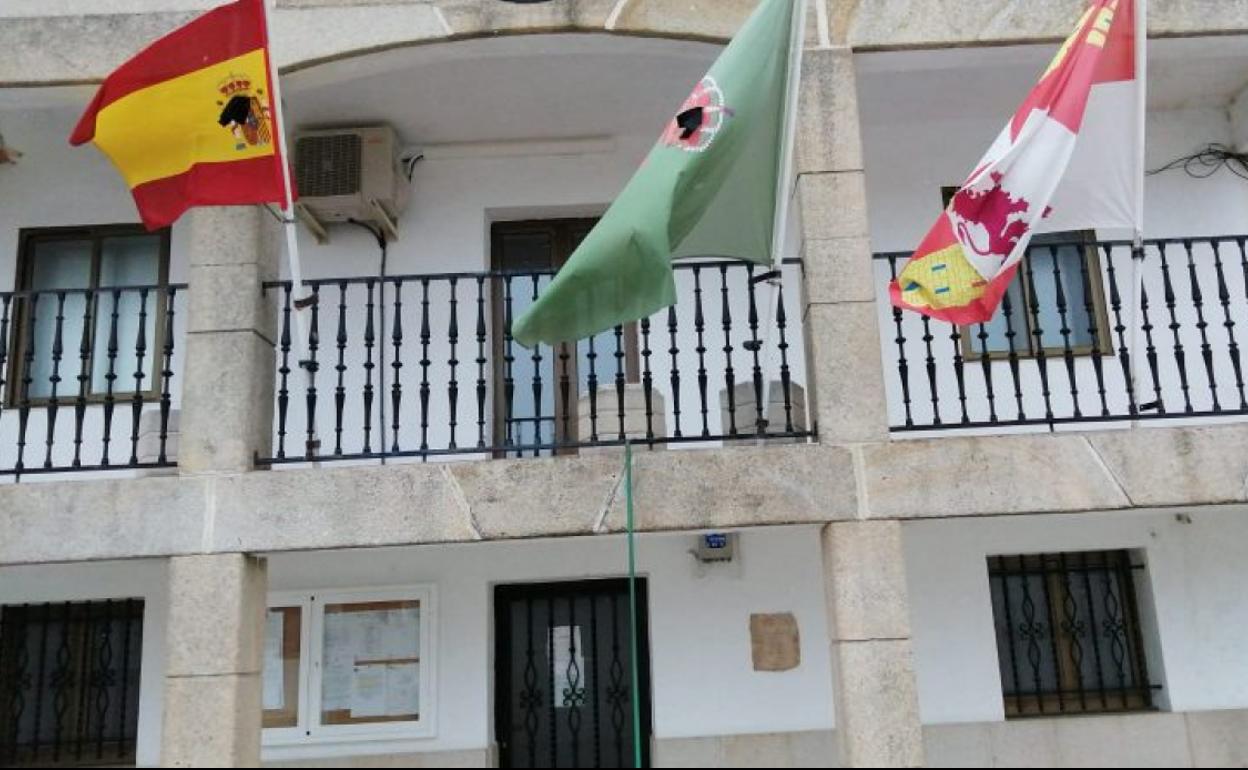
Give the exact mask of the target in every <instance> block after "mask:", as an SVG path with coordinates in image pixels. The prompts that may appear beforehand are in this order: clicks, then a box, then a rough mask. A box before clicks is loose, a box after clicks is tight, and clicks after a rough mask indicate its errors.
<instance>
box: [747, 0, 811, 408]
mask: <svg viewBox="0 0 1248 770" xmlns="http://www.w3.org/2000/svg"><path fill="white" fill-rule="evenodd" d="M792 1H793V2H796V3H797V9H796V10H795V12H794V13H793V29H792V30H791V31H790V33H789V34H790V35H791V37H790V39H789V73H788V79H787V83H788V88H789V91H788V94H787V95H786V98H785V106H784V128H783V131H784V133H783V134H782V137H783V139H782V141H783V145H782V149H781V151H780V177H779V180H778V182H777V184H776V219H775V221H774V222H773V223H772V228H771V235H772V242H771V260H772V270H774V271H782V270H783V269H784V262H783V259H784V244H785V241H786V240H787V239H786V237H785V236H786V235H787V230H788V221H789V204H790V202H791V200H792V198H793V193H794V190H793V189H792V188H793V155H794V151H795V145H796V144H797V103H798V97H799V95H800V92H801V86H802V50H803V48H804V43H805V40H806V6H807V0H792ZM767 283H768V286H769V287H770V289H771V291H769V292H768V297H767V316H766V323H765V324H764V326H763V347H764V349H765V350H767V351H768V352H767V354H766V355H767V359H768V360H767V364H770V359H771V352H770V351H771V346H770V343H771V327H772V325H773V323H774V322H775V320H776V296H777V294H778V293H779V292H780V291H783V288H781V287H783V285H784V284H783V283H782V282H780V281H777V280H771V281H768V282H767ZM762 397H763V403H762V404H756V405H755V408H756V409H758V410H761V413H762V415H763V419H764V420H767V419H768V416H769V415H770V413H771V374H770V366H769V365H765V366H764V367H763V393H762Z"/></svg>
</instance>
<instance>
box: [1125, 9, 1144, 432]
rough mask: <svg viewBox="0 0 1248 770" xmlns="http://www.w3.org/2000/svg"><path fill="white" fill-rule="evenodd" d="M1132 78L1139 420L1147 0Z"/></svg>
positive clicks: (1138, 401)
mask: <svg viewBox="0 0 1248 770" xmlns="http://www.w3.org/2000/svg"><path fill="white" fill-rule="evenodd" d="M1135 77H1136V81H1137V83H1138V85H1137V87H1136V89H1135V93H1136V112H1137V113H1138V115H1137V116H1136V117H1137V121H1136V126H1135V142H1136V147H1135V152H1136V169H1135V172H1136V173H1135V201H1134V204H1133V205H1134V210H1135V237H1134V239H1133V241H1132V244H1131V285H1132V296H1131V319H1132V320H1131V350H1130V351H1129V352H1128V354H1127V355H1128V357H1129V358H1130V359H1131V384H1130V387H1131V394H1132V395H1133V397H1134V399H1135V417H1136V418H1137V420H1138V418H1139V416H1140V411H1141V407H1142V405H1143V403H1144V397H1143V393H1142V391H1141V386H1143V385H1144V378H1143V377H1141V376H1140V375H1141V368H1140V364H1141V363H1142V362H1141V361H1140V355H1139V352H1140V336H1141V335H1142V334H1143V330H1142V329H1141V328H1140V316H1141V315H1142V314H1143V295H1144V269H1143V267H1144V168H1145V158H1144V141H1145V121H1146V120H1147V109H1148V0H1137V5H1136V8H1135Z"/></svg>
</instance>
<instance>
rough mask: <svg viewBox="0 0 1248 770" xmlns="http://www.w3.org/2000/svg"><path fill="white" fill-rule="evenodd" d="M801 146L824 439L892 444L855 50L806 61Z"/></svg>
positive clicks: (816, 386) (801, 199)
mask: <svg viewBox="0 0 1248 770" xmlns="http://www.w3.org/2000/svg"><path fill="white" fill-rule="evenodd" d="M799 100H800V103H799V108H798V124H797V145H796V152H795V163H796V171H797V175H798V176H797V201H796V205H797V210H798V214H799V215H800V217H801V236H802V255H801V256H802V259H803V264H804V271H805V279H804V281H803V282H802V286H803V297H802V317H803V319H804V321H805V339H806V371H807V378H808V380H809V384H810V386H811V399H812V402H811V406H812V409H811V412H812V417H814V418H815V420H816V424H817V425H818V428H819V439H820V441H823V442H830V443H851V442H866V441H885V440H887V438H888V410H887V406H886V404H885V398H884V370H883V367H882V362H881V357H880V331H879V323H878V320H877V317H876V304H875V298H876V294H877V292H878V291H879V290H880V287H879V286H877V283H878V282H877V281H876V279H875V274H874V267H873V265H872V260H871V242H870V237H869V231H868V228H867V189H866V181H865V178H864V174H863V163H862V140H861V137H860V131H859V119H858V97H857V85H856V83H855V75H854V62H853V57H852V54H851V52H850V50H849V49H848V48H845V47H825V48H817V47H816V48H810V49H808V50H807V51H806V52H805V54H804V55H803V58H802V89H801V93H800V96H799Z"/></svg>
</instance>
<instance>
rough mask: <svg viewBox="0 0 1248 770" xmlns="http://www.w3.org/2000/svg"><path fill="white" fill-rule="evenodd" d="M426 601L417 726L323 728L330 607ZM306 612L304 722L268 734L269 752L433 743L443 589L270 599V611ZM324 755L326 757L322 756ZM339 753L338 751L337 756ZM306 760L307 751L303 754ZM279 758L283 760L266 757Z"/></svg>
mask: <svg viewBox="0 0 1248 770" xmlns="http://www.w3.org/2000/svg"><path fill="white" fill-rule="evenodd" d="M393 601H417V602H420V716H419V718H418V719H416V720H414V721H411V722H379V723H377V724H359V725H322V724H320V719H321V672H322V659H323V654H324V650H323V646H324V630H325V606H326V605H330V604H366V603H371V602H393ZM278 607H300V608H301V610H302V612H301V628H300V645H299V650H300V660H299V719H298V724H297V726H295V727H270V728H266V729H265V730H264V731H263V740H262V745H263V746H264V747H265V748H270V747H272V748H280V749H283V751H282V752H281V754H282V758H285V757H286V756H288V755H287V753H286V751H285V750H286V749H295V748H297V747H307V746H316V747H321V748H329V747H331V746H334V745H335V744H342V745H344V747H346V748H350V746H351V745H356V744H359V743H374V742H380V741H410V740H413V739H429V738H433V737H435V736H436V734H437V725H436V721H437V720H436V714H437V646H436V640H437V625H436V624H437V589H436V587H435V586H433V585H432V584H417V585H409V586H384V587H376V588H359V589H350V590H337V589H335V590H326V591H317V590H312V591H283V592H276V593H271V594H269V597H268V609H276V608H278ZM320 753H321V754H324V753H325V752H320ZM335 753H336V752H335ZM300 754H301V755H302V752H300ZM265 758H266V759H278V758H279V757H278V756H276V755H275V756H272V757H269V756H266V757H265Z"/></svg>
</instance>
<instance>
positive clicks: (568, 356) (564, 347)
mask: <svg viewBox="0 0 1248 770" xmlns="http://www.w3.org/2000/svg"><path fill="white" fill-rule="evenodd" d="M574 344H575V343H568V342H561V343H559V345H558V349H559V421H560V423H561V424H562V425H563V430H561V431H559V435H558V437H557V443H560V444H563V443H572V373H571V366H572V352H571V349H572V345H574ZM552 354H553V350H552Z"/></svg>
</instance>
